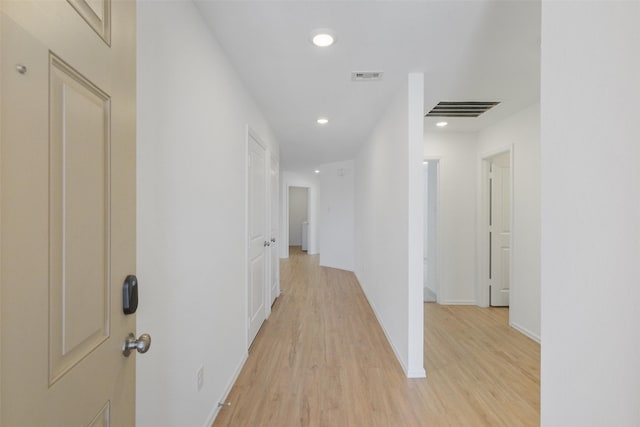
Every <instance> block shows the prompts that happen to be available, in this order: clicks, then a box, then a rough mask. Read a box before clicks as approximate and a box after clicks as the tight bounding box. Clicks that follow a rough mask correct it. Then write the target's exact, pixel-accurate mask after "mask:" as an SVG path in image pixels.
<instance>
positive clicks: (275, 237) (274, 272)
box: [269, 158, 280, 304]
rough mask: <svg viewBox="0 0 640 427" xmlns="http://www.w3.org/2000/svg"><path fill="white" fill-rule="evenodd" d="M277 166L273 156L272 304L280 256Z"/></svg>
mask: <svg viewBox="0 0 640 427" xmlns="http://www.w3.org/2000/svg"><path fill="white" fill-rule="evenodd" d="M279 176H280V172H279V168H278V162H277V161H275V160H274V159H273V158H272V159H271V246H270V247H269V251H270V253H271V255H270V256H271V268H270V273H271V280H270V284H271V292H270V293H269V294H270V301H269V303H270V304H273V303H274V301H275V300H276V298H278V295H279V294H280V256H279V255H278V230H279V227H278V207H279V206H278V204H279V197H278V194H279V192H278V184H279Z"/></svg>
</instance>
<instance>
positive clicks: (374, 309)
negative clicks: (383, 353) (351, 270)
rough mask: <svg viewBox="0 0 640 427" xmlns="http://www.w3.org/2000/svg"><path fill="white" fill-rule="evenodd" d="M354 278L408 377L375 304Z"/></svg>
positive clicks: (407, 373) (406, 373) (407, 374)
mask: <svg viewBox="0 0 640 427" xmlns="http://www.w3.org/2000/svg"><path fill="white" fill-rule="evenodd" d="M356 279H358V286H360V289H361V290H362V293H363V294H364V297H365V298H366V299H367V302H368V303H369V307H371V310H373V314H374V315H375V316H376V320H377V321H378V325H380V327H381V328H382V332H384V336H385V337H386V338H387V342H388V343H389V345H390V346H391V350H393V353H394V354H395V355H396V359H397V360H398V362H399V363H400V367H402V371H403V372H404V374H405V375H406V376H407V377H409V371H408V370H407V367H406V366H405V364H404V362H403V361H402V358H401V357H400V353H399V352H398V349H397V348H396V346H395V345H393V341H391V338H390V337H389V334H388V333H387V330H386V329H385V327H384V323H382V320H381V319H380V316H379V315H378V310H376V306H375V305H374V304H372V302H371V300H370V299H369V296H368V295H367V293H366V292H365V290H364V288H363V287H362V285H361V284H360V279H359V278H358V276H357V275H356Z"/></svg>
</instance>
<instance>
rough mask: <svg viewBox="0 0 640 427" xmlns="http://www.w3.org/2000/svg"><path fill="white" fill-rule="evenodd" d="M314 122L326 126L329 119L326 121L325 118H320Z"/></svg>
mask: <svg viewBox="0 0 640 427" xmlns="http://www.w3.org/2000/svg"><path fill="white" fill-rule="evenodd" d="M316 122H318V124H319V125H326V124H327V123H329V119H327V118H326V117H320V118H319V119H318V120H316Z"/></svg>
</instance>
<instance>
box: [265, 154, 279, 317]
mask: <svg viewBox="0 0 640 427" xmlns="http://www.w3.org/2000/svg"><path fill="white" fill-rule="evenodd" d="M270 154H271V155H270V156H269V162H270V163H269V167H268V171H269V180H268V181H269V191H268V196H269V237H270V238H272V239H276V241H275V242H272V243H271V247H269V284H268V285H269V292H268V297H269V300H268V302H269V304H268V305H269V309H268V310H269V315H270V314H271V305H272V303H273V301H274V299H275V298H277V297H278V296H280V269H279V268H278V267H276V276H277V277H276V281H277V285H276V292H275V293H276V295H275V297H274V296H273V294H271V290H272V289H271V285H272V283H273V282H272V280H271V278H272V273H273V272H272V271H271V268H272V267H273V263H272V262H271V261H272V257H273V251H276V257H277V259H278V260H280V251H279V250H278V244H282V243H281V240H280V234H281V233H280V229H279V228H280V218H279V217H280V197H277V201H276V206H275V207H276V213H275V216H276V217H275V222H276V224H278V225H277V226H276V235H275V236H272V235H271V225H272V224H273V222H274V218H273V215H274V212H273V205H272V203H273V196H274V194H275V195H276V196H277V195H279V191H280V189H279V187H280V165H279V163H278V160H277V159H275V158H274V157H273V153H270ZM274 166H275V169H276V170H277V179H276V186H275V188H274V187H273V185H271V184H272V178H271V173H273V168H274ZM268 317H269V316H267V318H268Z"/></svg>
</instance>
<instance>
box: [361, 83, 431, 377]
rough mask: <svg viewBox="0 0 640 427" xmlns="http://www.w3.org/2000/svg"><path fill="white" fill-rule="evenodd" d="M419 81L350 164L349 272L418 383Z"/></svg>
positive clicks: (420, 334)
mask: <svg viewBox="0 0 640 427" xmlns="http://www.w3.org/2000/svg"><path fill="white" fill-rule="evenodd" d="M423 80H424V77H423V76H422V75H421V74H419V75H410V76H409V79H408V82H407V83H406V84H405V85H404V86H403V87H402V88H401V89H400V90H399V92H398V94H397V96H396V98H395V99H394V100H393V101H392V103H391V104H390V105H389V107H388V109H387V111H386V112H385V114H384V115H383V117H381V118H380V120H379V121H378V125H377V126H376V128H375V129H374V131H373V133H372V134H371V136H370V137H369V139H368V140H367V141H366V142H365V144H364V145H363V147H362V148H361V150H360V151H359V153H358V155H357V158H356V161H355V170H356V175H355V193H356V197H355V201H356V206H355V218H356V219H357V221H356V223H355V224H356V225H355V267H356V268H355V272H356V275H357V277H358V280H359V282H360V284H361V286H362V288H363V291H364V293H365V295H366V296H367V299H368V300H369V303H370V304H371V306H372V308H373V310H374V312H375V313H376V316H377V318H378V321H379V322H380V324H381V326H382V328H383V329H384V331H385V334H386V335H387V338H388V340H389V342H390V344H391V346H392V348H393V349H394V351H395V353H396V356H397V357H398V360H399V361H400V363H401V365H402V367H403V369H404V370H405V372H406V373H407V375H408V376H415V377H419V376H424V368H423V364H422V356H423V355H422V342H423V339H424V336H423V331H422V325H423V321H422V308H423V303H422V292H423V289H422V268H423V266H422V244H423V243H422V235H423V230H422V226H423V225H422V221H423V219H422V218H423V217H422V214H423V213H422V201H423V188H422V155H421V154H422V153H421V149H422V147H421V145H422V144H421V141H422V123H423V117H422V116H423V105H422V96H423V93H424V92H423V84H424V81H423ZM417 96H419V97H420V99H419V100H416V99H415V98H414V97H417ZM416 129H417V131H416ZM416 132H417V135H416ZM412 239H413V240H412ZM418 341H419V342H418Z"/></svg>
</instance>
